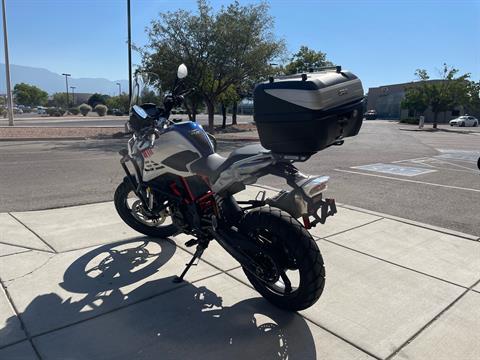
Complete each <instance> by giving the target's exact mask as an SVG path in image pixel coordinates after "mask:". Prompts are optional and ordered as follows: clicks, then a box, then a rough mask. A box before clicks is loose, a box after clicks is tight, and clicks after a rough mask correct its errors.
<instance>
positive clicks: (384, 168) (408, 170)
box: [352, 163, 437, 176]
mask: <svg viewBox="0 0 480 360" xmlns="http://www.w3.org/2000/svg"><path fill="white" fill-rule="evenodd" d="M352 169H359V170H367V171H374V172H379V173H383V174H392V175H401V176H417V175H423V174H428V173H432V172H436V171H437V170H432V169H425V168H417V167H411V166H400V165H393V164H382V163H378V164H370V165H362V166H353V167H352Z"/></svg>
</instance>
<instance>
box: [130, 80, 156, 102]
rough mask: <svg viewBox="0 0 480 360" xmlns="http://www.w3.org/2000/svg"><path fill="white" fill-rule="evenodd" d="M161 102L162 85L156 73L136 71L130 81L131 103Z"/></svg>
mask: <svg viewBox="0 0 480 360" xmlns="http://www.w3.org/2000/svg"><path fill="white" fill-rule="evenodd" d="M148 103H149V104H155V105H157V106H160V105H161V104H162V86H161V82H160V78H159V76H158V75H157V74H154V73H149V72H139V73H137V74H136V75H135V76H134V78H133V82H132V100H131V103H130V107H132V106H133V105H143V104H148Z"/></svg>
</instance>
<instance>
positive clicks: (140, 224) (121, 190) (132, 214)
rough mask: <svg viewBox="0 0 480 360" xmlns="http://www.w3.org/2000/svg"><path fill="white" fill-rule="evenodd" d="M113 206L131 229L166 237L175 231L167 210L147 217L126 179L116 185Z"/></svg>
mask: <svg viewBox="0 0 480 360" xmlns="http://www.w3.org/2000/svg"><path fill="white" fill-rule="evenodd" d="M114 203H115V208H116V209H117V212H118V215H120V217H121V218H122V220H123V221H124V222H125V223H126V224H127V225H128V226H130V227H131V228H132V229H134V230H136V231H138V232H140V233H142V234H144V235H147V236H152V237H157V238H166V237H169V236H172V235H174V234H176V233H177V227H176V226H175V225H174V224H172V221H171V217H170V215H169V214H168V211H167V210H164V211H163V212H161V213H160V215H159V216H158V217H156V218H149V217H148V216H147V215H146V214H145V212H144V211H143V205H142V202H141V201H140V199H138V198H137V197H136V195H135V192H134V191H133V189H132V187H131V185H130V184H129V183H128V182H127V181H123V182H122V183H121V184H120V185H118V187H117V190H116V191H115V196H114Z"/></svg>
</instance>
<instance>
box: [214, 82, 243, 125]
mask: <svg viewBox="0 0 480 360" xmlns="http://www.w3.org/2000/svg"><path fill="white" fill-rule="evenodd" d="M239 99H240V96H239V95H238V93H237V89H235V86H233V85H231V86H230V87H228V89H227V90H225V91H224V92H223V93H222V94H220V96H219V98H218V100H219V101H220V104H221V107H222V129H225V127H226V126H227V107H229V106H233V105H234V104H235V103H236V102H237V101H238V100H239ZM232 123H233V119H232Z"/></svg>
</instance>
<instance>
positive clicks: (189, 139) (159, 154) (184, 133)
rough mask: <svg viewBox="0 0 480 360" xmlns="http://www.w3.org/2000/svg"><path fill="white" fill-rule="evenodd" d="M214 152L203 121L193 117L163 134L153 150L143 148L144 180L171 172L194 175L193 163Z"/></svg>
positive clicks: (180, 174) (185, 175)
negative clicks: (195, 120) (200, 121)
mask: <svg viewBox="0 0 480 360" xmlns="http://www.w3.org/2000/svg"><path fill="white" fill-rule="evenodd" d="M214 152H215V150H214V147H213V144H212V142H211V141H210V139H209V137H208V135H207V133H206V132H205V130H203V128H202V126H201V125H199V124H197V123H195V122H191V121H183V122H179V123H176V124H174V125H172V126H170V127H169V128H168V129H166V130H165V132H164V133H162V135H160V137H159V138H158V139H157V140H156V141H155V146H154V147H153V149H151V151H144V152H143V181H150V180H152V179H155V178H156V177H158V176H161V175H164V174H168V173H170V174H175V175H179V176H183V177H187V176H190V175H194V174H193V172H192V171H191V169H190V165H191V164H192V163H193V162H194V161H196V160H198V159H200V158H202V157H207V156H209V155H211V154H213V153H214Z"/></svg>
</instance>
